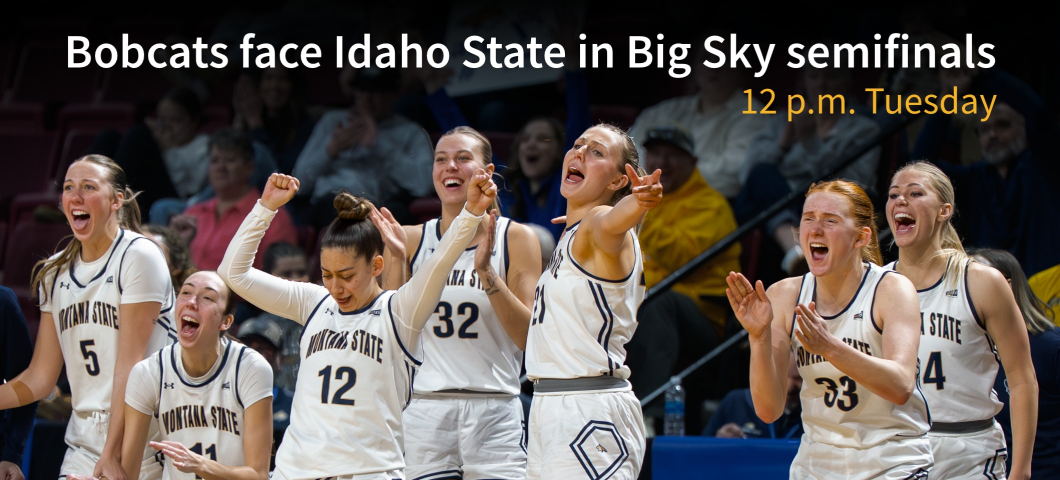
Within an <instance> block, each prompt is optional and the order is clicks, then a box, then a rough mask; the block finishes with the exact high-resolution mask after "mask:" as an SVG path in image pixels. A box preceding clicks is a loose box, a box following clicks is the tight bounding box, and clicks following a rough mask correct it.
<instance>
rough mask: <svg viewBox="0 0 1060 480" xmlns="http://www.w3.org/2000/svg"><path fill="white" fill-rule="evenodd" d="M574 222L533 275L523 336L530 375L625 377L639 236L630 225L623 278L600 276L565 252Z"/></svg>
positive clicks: (640, 278) (636, 295)
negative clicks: (630, 256) (629, 260)
mask: <svg viewBox="0 0 1060 480" xmlns="http://www.w3.org/2000/svg"><path fill="white" fill-rule="evenodd" d="M578 225H579V224H578V223H576V224H574V225H572V226H570V227H567V229H566V231H564V232H563V235H562V236H561V237H560V240H559V243H558V245H556V249H555V251H553V253H552V259H551V260H549V262H548V266H547V267H546V268H545V271H544V273H542V274H541V278H540V279H539V280H538V281H537V290H536V291H535V292H534V310H533V312H532V313H531V315H530V333H529V336H528V337H527V340H526V373H527V376H528V377H529V378H530V379H531V380H538V379H541V378H556V379H570V378H580V377H598V376H601V375H609V376H613V377H617V378H621V379H628V378H629V374H630V371H629V367H627V366H626V365H625V364H624V362H625V361H626V343H627V342H629V340H630V339H631V338H633V332H634V331H635V330H636V329H637V309H638V308H640V303H641V301H643V300H644V275H643V272H644V261H643V258H642V257H641V250H640V242H639V241H638V240H637V236H636V235H635V234H633V231H632V230H631V231H630V232H629V235H630V238H631V240H632V241H633V252H634V254H635V255H636V258H635V259H634V262H633V269H632V270H631V271H630V272H629V274H628V275H626V277H625V278H622V279H618V280H606V279H603V278H599V277H596V276H594V275H592V274H590V273H589V272H587V271H586V270H585V269H584V268H582V267H581V266H580V265H578V262H576V261H575V260H574V258H573V257H572V256H571V243H572V242H573V241H574V236H575V235H577V233H578Z"/></svg>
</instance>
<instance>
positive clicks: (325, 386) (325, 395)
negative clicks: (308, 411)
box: [317, 365, 357, 407]
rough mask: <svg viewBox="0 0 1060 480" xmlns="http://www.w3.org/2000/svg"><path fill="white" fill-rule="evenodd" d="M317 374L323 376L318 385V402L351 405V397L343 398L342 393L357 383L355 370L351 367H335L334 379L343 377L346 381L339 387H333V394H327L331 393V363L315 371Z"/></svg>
mask: <svg viewBox="0 0 1060 480" xmlns="http://www.w3.org/2000/svg"><path fill="white" fill-rule="evenodd" d="M317 376H318V377H323V378H324V380H322V381H321V385H320V403H323V404H327V403H331V404H332V405H349V406H351V407H352V406H353V402H354V401H353V399H352V398H343V395H345V394H346V392H347V391H349V390H350V389H351V388H353V385H354V384H356V383H357V371H356V370H354V369H353V368H351V367H339V368H337V369H335V380H342V379H343V378H345V379H346V383H344V384H342V386H341V387H339V388H337V389H335V394H334V395H329V394H330V393H331V365H328V366H326V367H324V369H323V370H321V371H320V372H318V373H317ZM329 396H330V398H329ZM329 400H330V402H329Z"/></svg>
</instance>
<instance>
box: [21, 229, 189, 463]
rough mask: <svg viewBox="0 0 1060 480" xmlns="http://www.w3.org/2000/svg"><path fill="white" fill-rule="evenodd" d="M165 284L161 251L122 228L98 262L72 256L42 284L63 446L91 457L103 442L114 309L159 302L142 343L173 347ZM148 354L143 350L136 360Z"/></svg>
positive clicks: (114, 344) (114, 345) (117, 322)
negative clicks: (63, 379)
mask: <svg viewBox="0 0 1060 480" xmlns="http://www.w3.org/2000/svg"><path fill="white" fill-rule="evenodd" d="M169 282H170V278H169V269H168V267H167V266H166V263H165V257H164V256H163V255H162V251H161V250H160V249H159V248H158V246H157V245H155V243H154V242H152V241H151V240H149V239H147V238H146V237H144V236H142V235H139V234H137V233H135V232H132V231H129V230H118V236H117V238H115V240H114V243H113V244H111V246H110V249H108V250H107V252H106V253H105V254H104V255H103V256H102V257H100V258H99V259H97V260H94V261H92V262H88V263H85V262H82V261H81V260H80V258H78V259H76V260H75V261H74V262H71V263H69V264H67V265H66V266H64V267H63V268H61V269H60V270H59V272H58V273H57V275H56V276H54V277H52V278H49V279H45V282H44V284H43V285H42V286H41V288H42V289H43V290H46V291H47V292H48V295H47V301H46V302H45V303H43V304H42V305H41V312H43V313H50V314H51V315H52V320H53V321H54V322H55V331H56V333H57V334H58V335H59V345H60V346H61V348H62V352H63V359H64V361H65V364H66V376H67V378H68V379H69V381H70V390H71V391H72V392H73V396H72V397H71V403H72V406H73V414H72V415H71V420H70V423H69V425H68V426H67V429H66V443H67V444H68V445H70V446H77V447H82V448H85V449H87V450H88V451H90V452H92V453H93V454H95V455H99V454H100V453H101V451H102V449H103V445H104V444H105V443H106V432H107V424H108V422H109V413H110V407H111V398H110V397H111V392H112V390H113V382H114V365H115V362H116V360H117V351H118V332H119V329H120V328H121V327H122V319H121V318H120V312H121V305H122V304H129V303H143V302H160V303H162V310H161V315H160V316H159V317H158V318H157V319H156V320H155V328H154V331H153V332H152V334H151V339H150V341H149V345H150V346H152V347H153V348H160V347H161V346H164V345H166V344H169V343H172V342H174V341H175V338H176V334H175V332H174V330H173V328H172V324H173V323H172V320H171V315H172V308H173V289H172V285H171V284H170V283H169ZM133 283H135V286H134V287H132V288H131V289H130V285H133ZM42 298H43V296H42ZM151 353H153V352H151V351H146V352H144V356H147V355H149V354H151ZM152 435H153V433H152ZM149 450H151V451H148V452H145V454H150V455H153V454H154V451H153V449H149ZM77 473H81V472H77ZM87 473H91V472H87Z"/></svg>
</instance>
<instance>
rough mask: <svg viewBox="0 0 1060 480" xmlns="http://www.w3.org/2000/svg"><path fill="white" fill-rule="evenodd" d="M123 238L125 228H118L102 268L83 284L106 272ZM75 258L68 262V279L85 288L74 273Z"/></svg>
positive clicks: (119, 284) (119, 278)
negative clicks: (116, 235)
mask: <svg viewBox="0 0 1060 480" xmlns="http://www.w3.org/2000/svg"><path fill="white" fill-rule="evenodd" d="M123 238H125V229H124V228H119V229H118V238H117V239H116V240H114V244H113V245H111V246H110V254H109V255H108V256H107V261H106V262H103V268H101V269H99V273H97V274H96V276H94V277H92V279H91V280H89V281H87V282H85V285H88V284H90V283H92V282H94V281H96V280H98V279H99V278H100V277H102V276H103V274H104V273H106V271H107V267H108V266H110V261H111V260H113V259H114V253H115V252H117V251H118V245H121V241H122V239H123ZM129 244H130V245H132V242H129ZM125 250H126V251H128V250H129V248H128V247H126V248H125ZM121 256H122V258H125V253H124V252H122V254H121ZM77 260H78V259H77V258H75V259H74V261H72V262H70V272H69V274H70V280H72V281H73V282H74V284H75V285H77V286H78V287H80V288H85V285H81V282H79V281H77V275H75V274H74V269H75V267H77ZM56 278H58V277H56ZM118 293H121V268H118Z"/></svg>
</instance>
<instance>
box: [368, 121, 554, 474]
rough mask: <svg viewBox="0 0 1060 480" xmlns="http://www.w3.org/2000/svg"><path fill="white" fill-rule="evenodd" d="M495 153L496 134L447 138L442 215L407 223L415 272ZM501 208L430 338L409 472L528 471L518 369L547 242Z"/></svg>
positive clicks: (408, 416)
mask: <svg viewBox="0 0 1060 480" xmlns="http://www.w3.org/2000/svg"><path fill="white" fill-rule="evenodd" d="M492 157H493V153H492V151H491V148H490V144H489V140H487V139H486V137H484V136H483V135H482V134H481V133H479V132H477V131H475V130H474V129H472V128H469V127H458V128H456V129H453V130H451V131H449V132H447V133H446V134H445V135H443V136H442V138H441V139H439V140H438V146H437V147H436V148H435V152H434V173H433V177H434V190H435V191H436V192H437V193H438V198H439V199H440V200H441V202H442V216H441V218H438V219H434V220H430V221H428V222H426V223H424V224H423V225H416V226H406V227H404V233H405V235H406V236H407V238H408V243H409V244H410V245H419V246H418V247H417V248H416V249H415V250H411V249H410V250H409V251H408V252H407V254H408V257H407V258H408V262H409V265H411V266H412V272H413V273H416V272H418V271H419V270H420V268H421V267H422V266H423V265H424V263H425V262H426V261H427V259H428V258H431V257H432V256H433V255H434V252H435V251H436V250H437V249H438V243H439V242H440V241H441V238H442V235H443V234H445V232H446V231H448V230H449V226H450V225H452V223H453V220H454V219H455V218H456V216H457V215H458V214H459V213H460V210H462V209H463V208H464V204H465V203H466V202H467V189H468V183H469V182H470V180H471V177H472V176H474V173H475V171H476V170H478V169H483V170H485V172H486V173H487V174H490V175H492V174H493V164H492V163H490V159H491V158H492ZM496 213H497V210H496V209H493V212H492V214H491V216H490V220H489V221H488V222H483V223H482V224H481V225H479V228H478V231H476V232H475V236H474V237H473V238H472V240H471V245H473V247H472V248H469V249H467V250H465V251H464V252H463V253H462V254H461V255H460V258H459V259H458V260H457V262H456V265H455V266H454V267H453V270H452V272H450V273H449V275H448V276H449V278H448V280H447V281H446V286H445V289H444V290H442V299H441V301H440V302H439V303H438V307H437V308H436V309H435V311H434V315H433V316H432V317H431V320H430V321H429V322H428V325H427V328H426V330H424V332H423V336H422V337H421V340H422V342H423V359H424V363H423V366H422V367H421V368H420V370H419V372H418V374H417V375H416V381H415V383H414V385H413V390H414V394H413V397H412V403H410V404H409V406H408V408H406V409H405V412H404V414H403V417H404V423H405V463H406V464H407V465H408V466H407V467H406V470H405V473H406V475H407V476H408V477H409V478H430V479H439V478H464V479H465V480H470V479H477V478H490V479H522V478H526V446H525V445H524V444H523V422H524V420H523V406H522V402H521V401H520V400H519V388H520V382H519V375H520V373H521V370H522V365H523V352H522V350H523V349H524V348H526V331H527V329H528V328H529V327H530V307H531V306H532V305H533V301H534V282H535V281H536V280H537V277H538V276H539V275H541V260H540V258H541V254H540V248H541V247H540V243H539V242H538V240H537V236H536V235H535V234H534V232H533V231H532V230H530V228H528V227H526V226H524V225H520V224H518V223H515V222H512V221H511V220H509V219H507V218H497V217H495V215H496ZM509 252H516V254H515V255H509ZM392 267H393V265H392ZM399 267H400V265H399ZM389 283H397V282H389V281H388V284H389ZM399 284H400V283H399ZM395 286H396V285H395ZM388 288H389V287H388Z"/></svg>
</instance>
